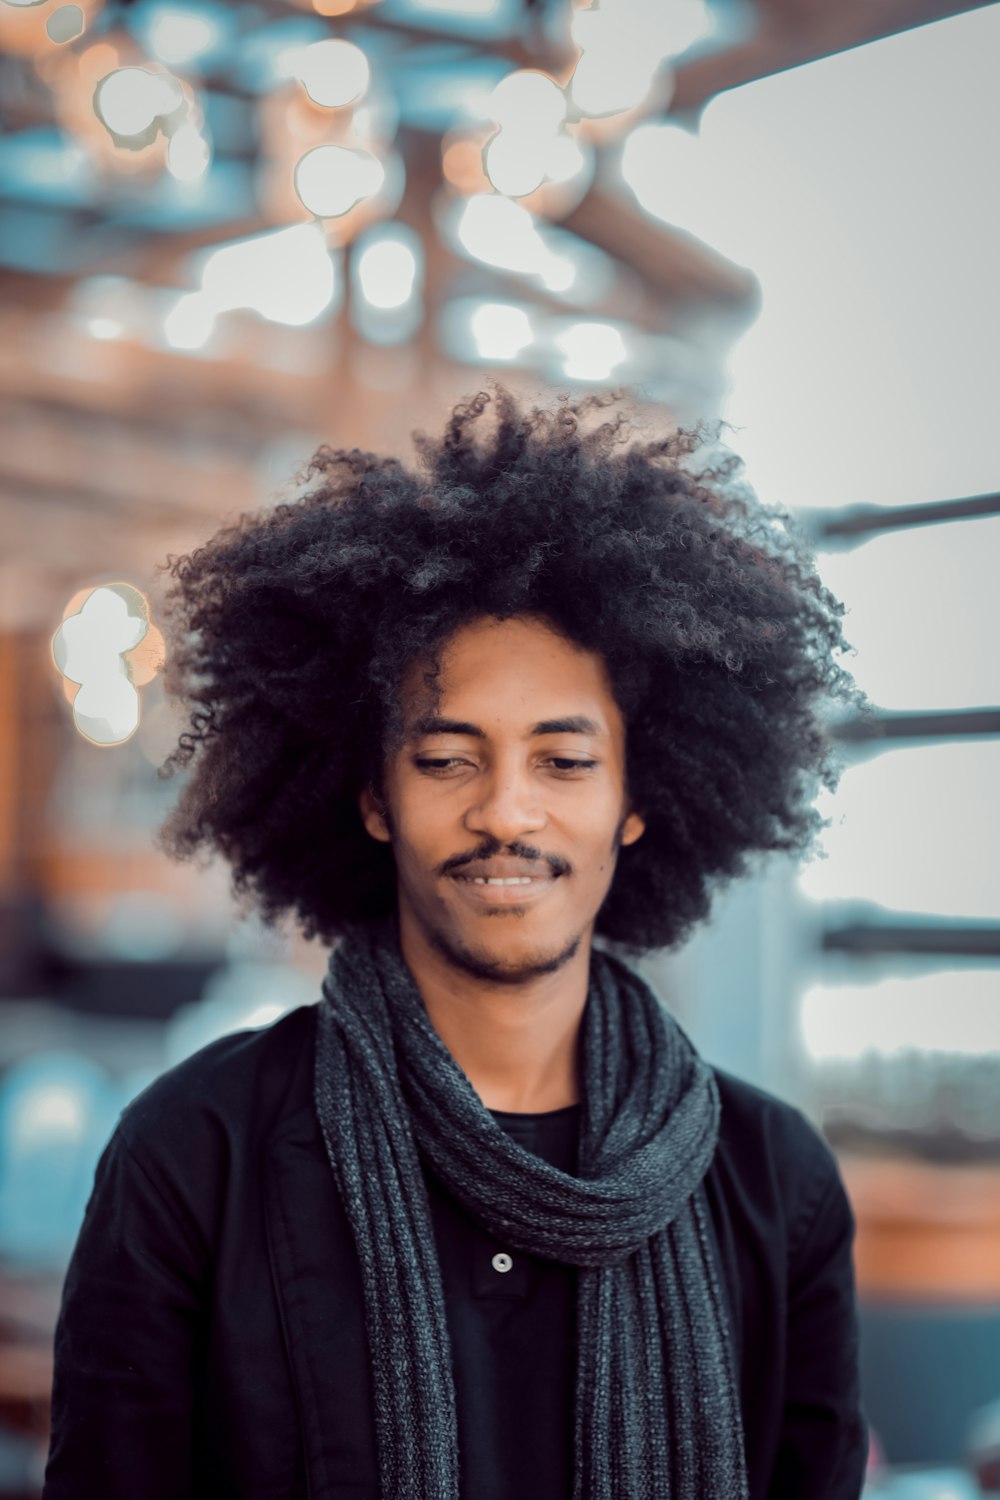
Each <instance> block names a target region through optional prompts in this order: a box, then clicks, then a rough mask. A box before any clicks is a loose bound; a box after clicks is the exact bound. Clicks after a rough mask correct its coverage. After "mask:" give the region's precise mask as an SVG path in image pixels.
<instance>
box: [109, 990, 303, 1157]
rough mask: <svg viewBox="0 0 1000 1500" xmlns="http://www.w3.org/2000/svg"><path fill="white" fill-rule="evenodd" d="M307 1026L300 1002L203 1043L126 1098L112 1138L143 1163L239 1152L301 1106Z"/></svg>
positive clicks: (274, 1127) (273, 1128)
mask: <svg viewBox="0 0 1000 1500" xmlns="http://www.w3.org/2000/svg"><path fill="white" fill-rule="evenodd" d="M315 1025H316V1007H315V1005H303V1006H298V1007H297V1008H296V1009H294V1010H291V1011H289V1012H287V1013H286V1014H285V1015H283V1016H281V1017H279V1019H278V1020H277V1021H274V1022H272V1023H271V1025H269V1026H263V1027H260V1028H259V1029H257V1030H254V1031H237V1032H233V1033H231V1034H230V1035H228V1036H223V1037H219V1038H218V1040H216V1041H214V1042H210V1043H209V1044H208V1046H206V1047H202V1048H200V1049H199V1050H198V1051H197V1052H195V1053H193V1054H192V1055H191V1056H190V1057H187V1058H185V1059H184V1060H183V1061H182V1062H180V1063H177V1064H176V1065H175V1066H174V1067H172V1068H169V1069H168V1070H167V1071H166V1072H164V1073H161V1074H160V1076H159V1077H158V1078H157V1079H155V1080H154V1082H153V1083H151V1084H150V1085H149V1086H148V1087H147V1088H145V1089H144V1090H143V1091H142V1093H140V1094H138V1095H137V1096H136V1097H135V1098H134V1099H133V1100H132V1101H131V1103H130V1104H129V1105H128V1106H127V1107H126V1108H125V1110H124V1111H123V1113H122V1116H121V1119H120V1121H119V1123H118V1129H117V1132H116V1134H117V1136H118V1137H119V1138H120V1139H121V1141H122V1142H123V1143H124V1144H125V1145H126V1146H127V1147H128V1149H129V1150H130V1151H131V1152H132V1153H133V1154H134V1155H135V1156H137V1157H138V1159H139V1160H140V1162H142V1163H143V1164H148V1163H149V1162H150V1161H151V1160H153V1159H158V1160H163V1161H166V1160H169V1159H170V1158H177V1159H180V1160H185V1159H186V1160H187V1161H191V1160H192V1159H193V1158H197V1154H198V1153H199V1152H201V1153H209V1154H210V1155H211V1154H215V1155H218V1154H219V1153H225V1154H226V1155H229V1156H232V1155H233V1154H242V1153H245V1152H246V1151H248V1150H249V1149H251V1148H252V1145H253V1143H254V1142H259V1141H262V1140H264V1139H265V1138H267V1137H268V1136H269V1135H271V1134H273V1132H274V1131H275V1130H277V1129H278V1128H280V1126H281V1125H282V1123H283V1122H284V1121H285V1120H287V1119H288V1118H289V1117H291V1116H293V1115H296V1114H298V1113H301V1112H302V1111H303V1110H308V1108H309V1104H310V1100H311V1097H312V1059H313V1039H314V1036H315ZM206 1164H207V1163H206Z"/></svg>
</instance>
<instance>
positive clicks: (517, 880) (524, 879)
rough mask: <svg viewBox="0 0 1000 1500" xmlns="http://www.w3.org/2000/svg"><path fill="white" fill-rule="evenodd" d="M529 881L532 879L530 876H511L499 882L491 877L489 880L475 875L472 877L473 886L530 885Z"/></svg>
mask: <svg viewBox="0 0 1000 1500" xmlns="http://www.w3.org/2000/svg"><path fill="white" fill-rule="evenodd" d="M531 880H532V877H531V876H530V875H512V876H511V877H510V878H509V879H506V880H501V879H498V878H494V877H492V876H491V877H490V879H489V880H484V879H483V877H482V876H481V875H475V876H473V880H472V883H473V885H530V884H531Z"/></svg>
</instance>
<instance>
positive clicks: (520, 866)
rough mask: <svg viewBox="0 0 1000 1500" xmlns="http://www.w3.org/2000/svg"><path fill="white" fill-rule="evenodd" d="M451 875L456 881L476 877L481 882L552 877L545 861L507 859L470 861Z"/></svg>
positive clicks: (549, 878) (550, 869)
mask: <svg viewBox="0 0 1000 1500" xmlns="http://www.w3.org/2000/svg"><path fill="white" fill-rule="evenodd" d="M451 873H452V876H453V877H454V879H456V880H475V879H476V878H477V877H478V878H480V879H482V880H490V879H494V880H513V879H518V878H523V877H525V876H527V877H528V878H529V879H531V880H551V879H553V876H554V871H553V870H552V867H551V866H550V865H549V864H548V862H547V861H545V860H540V859H511V858H508V857H502V858H499V859H474V860H470V861H469V863H468V864H465V865H461V866H460V867H459V869H457V870H453V871H452V872H451Z"/></svg>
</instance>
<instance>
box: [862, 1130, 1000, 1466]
mask: <svg viewBox="0 0 1000 1500" xmlns="http://www.w3.org/2000/svg"><path fill="white" fill-rule="evenodd" d="M841 1168H842V1171H843V1175H844V1180H845V1183H846V1185H847V1188H848V1192H849V1193H850V1196H851V1201H852V1204H853V1206H854V1211H855V1216H856V1218H857V1225H858V1230H857V1241H856V1249H855V1264H856V1268H857V1276H858V1292H859V1298H860V1303H861V1376H862V1389H863V1392H864V1399H865V1407H866V1411H867V1415H868V1418H869V1420H870V1422H871V1423H872V1424H873V1425H874V1427H875V1428H876V1429H877V1431H878V1433H879V1436H880V1438H881V1440H882V1443H883V1446H884V1448H885V1452H886V1456H887V1458H888V1460H889V1462H890V1463H892V1464H942V1465H944V1464H955V1465H959V1464H963V1463H964V1462H965V1461H966V1458H967V1454H968V1440H969V1426H970V1421H971V1418H972V1414H973V1413H974V1412H975V1411H976V1410H977V1409H979V1408H982V1407H984V1406H986V1405H987V1404H988V1403H989V1402H991V1401H994V1400H996V1399H997V1398H1000V1169H998V1168H991V1167H982V1166H975V1167H966V1166H948V1167H941V1166H935V1165H931V1164H929V1163H925V1162H918V1161H907V1160H903V1159H897V1160H892V1159H885V1158H882V1159H879V1158H865V1157H861V1156H856V1157H841Z"/></svg>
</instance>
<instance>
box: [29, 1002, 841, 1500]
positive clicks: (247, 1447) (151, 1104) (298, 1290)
mask: <svg viewBox="0 0 1000 1500" xmlns="http://www.w3.org/2000/svg"><path fill="white" fill-rule="evenodd" d="M315 1018H316V1011H315V1007H314V1006H305V1007H301V1008H300V1009H298V1010H295V1011H292V1012H290V1013H289V1014H288V1015H286V1016H284V1017H282V1018H281V1020H279V1021H277V1022H276V1023H275V1024H274V1025H272V1026H270V1027H267V1028H265V1029H263V1030H260V1031H252V1032H241V1033H238V1034H236V1035H233V1036H228V1037H224V1038H223V1039H221V1040H220V1041H217V1042H215V1043H213V1044H212V1045H211V1046H209V1047H206V1048H204V1049H203V1050H202V1051H201V1052H199V1053H197V1054H195V1056H193V1057H191V1058H189V1059H188V1060H187V1061H186V1062H184V1063H181V1064H180V1065H179V1066H178V1067H176V1068H174V1069H172V1070H171V1071H170V1072H168V1073H166V1074H164V1075H163V1076H162V1077H161V1078H159V1079H158V1080H157V1081H156V1082H155V1083H154V1084H152V1085H151V1086H150V1087H149V1088H148V1089H147V1090H146V1091H145V1092H144V1093H143V1094H141V1095H140V1096H139V1097H138V1098H137V1099H135V1100H134V1101H133V1102H132V1104H130V1105H129V1107H128V1108H127V1109H126V1110H125V1112H124V1114H123V1116H122V1119H121V1121H120V1123H119V1125H118V1128H117V1129H116V1131H115V1133H114V1135H113V1137H112V1139H111V1141H110V1143H109V1144H108V1146H107V1148H106V1150H105V1152H104V1154H103V1156H102V1158H101V1161H100V1163H99V1165H98V1168H97V1173H96V1180H95V1187H94V1191H93V1194H92V1196H91V1199H90V1202H89V1205H88V1208H87V1213H86V1217H85V1220H84V1223H83V1227H82V1229H81V1231H80V1236H79V1239H78V1242H77V1246H76V1249H75V1251H74V1254H73V1258H72V1261H71V1263H70V1266H69V1269H68V1272H67V1275H66V1282H65V1288H64V1292H63V1302H62V1309H61V1312H60V1317H59V1323H58V1326H57V1329H56V1338H55V1361H56V1362H55V1381H54V1388H53V1426H52V1440H51V1448H50V1453H49V1462H48V1467H47V1470H46V1478H45V1488H44V1491H43V1495H44V1500H71V1497H72V1500H86V1497H90V1496H100V1497H101V1500H189V1497H197V1500H202V1497H204V1500H208V1497H211V1500H230V1497H232V1500H236V1497H239V1500H306V1497H308V1500H346V1497H351V1500H377V1497H378V1485H377V1472H376V1467H375V1428H374V1417H373V1411H372V1393H371V1377H370V1370H369V1355H368V1348H367V1342H366V1333H365V1326H364V1317H363V1304H362V1293H361V1279H360V1271H359V1268H358V1264H357V1259H356V1255H355V1251H354V1245H353V1240H352V1238H351V1234H350V1229H349V1226H348V1222H347V1219H346V1216H345V1213H344V1209H343V1207H342V1204H341V1202H340V1198H339V1194H338V1191H337V1188H336V1184H335V1182H334V1178H333V1174H332V1171H331V1169H330V1166H329V1163H328V1161H327V1159H326V1156H325V1152H324V1149H323V1143H322V1139H321V1137H320V1133H319V1128H318V1124H317V1121H316V1118H315V1114H314V1109H313V1102H312V1068H313V1043H314V1034H315ZM716 1077H717V1080H718V1084H719V1090H720V1094H721V1097H722V1123H721V1133H720V1138H719V1144H718V1148H717V1150H716V1154H715V1158H714V1160H713V1163H712V1166H711V1168H710V1170H709V1174H708V1178H707V1188H708V1193H709V1201H710V1204H711V1208H712V1216H713V1223H714V1225H715V1229H716V1233H717V1238H718V1248H719V1252H720V1256H721V1263H722V1266H723V1272H724V1279H725V1285H726V1288H727V1291H728V1296H729V1303H730V1308H731V1312H732V1314H733V1322H734V1331H735V1336H736V1340H737V1347H738V1358H739V1370H740V1386H741V1401H742V1409H743V1418H744V1425H745V1430H746V1446H747V1462H748V1469H749V1476H750V1489H751V1496H752V1500H765V1497H767V1500H784V1497H788V1500H857V1497H858V1496H859V1495H860V1493H861V1488H862V1480H863V1471H864V1464H865V1457H866V1451H867V1435H866V1429H865V1423H864V1419H863V1416H862V1414H861V1408H860V1398H859V1390H858V1356H857V1322H856V1309H855V1293H854V1279H853V1267H852V1261H851V1247H852V1240H853V1232H854V1221H853V1218H852V1214H851V1209H850V1206H849V1204H848V1201H847V1198H846V1195H845V1192H844V1189H843V1186H842V1183H841V1180H840V1177H839V1174H838V1171H837V1167H836V1163H835V1159H834V1157H833V1155H832V1153H831V1151H830V1149H829V1147H828V1146H827V1145H826V1143H825V1142H824V1141H823V1140H822V1138H821V1137H820V1135H819V1134H818V1133H817V1132H816V1130H815V1129H814V1128H813V1127H812V1125H811V1124H810V1123H809V1122H808V1121H807V1120H806V1118H805V1117H804V1116H803V1115H802V1114H801V1113H800V1112H799V1111H798V1110H796V1109H794V1108H792V1107H791V1106H790V1105H788V1104H785V1103H783V1102H781V1101H780V1100H778V1099H776V1098H774V1097H772V1096H771V1095H769V1094H766V1093H764V1092H762V1091H761V1090H759V1089H756V1088H753V1087H752V1086H751V1085H749V1084H747V1083H744V1082H741V1081H740V1080H738V1079H736V1078H733V1077H731V1076H729V1075H728V1074H726V1073H723V1072H721V1071H717V1073H716ZM469 1500H475V1497H472V1496H470V1497H469ZM525 1500H546V1497H542V1496H539V1497H525Z"/></svg>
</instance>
